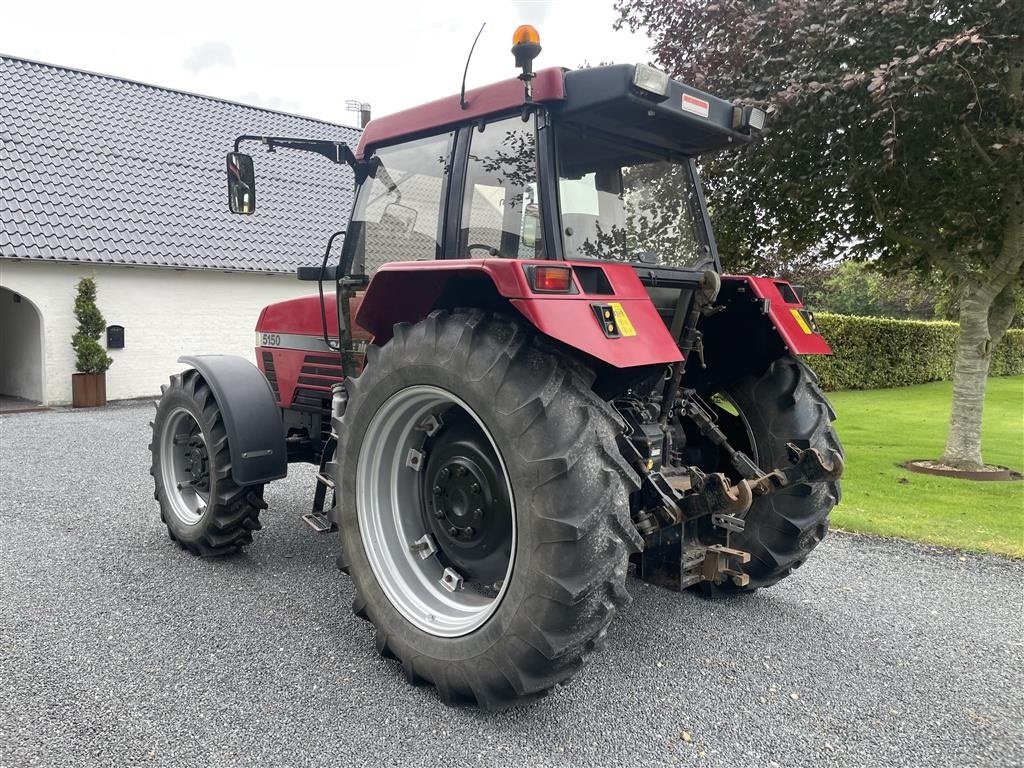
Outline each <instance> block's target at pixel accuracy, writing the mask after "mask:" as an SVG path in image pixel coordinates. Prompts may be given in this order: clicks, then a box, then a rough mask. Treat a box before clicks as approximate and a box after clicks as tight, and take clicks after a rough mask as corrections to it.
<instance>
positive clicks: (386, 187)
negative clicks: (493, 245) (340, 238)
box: [351, 133, 453, 275]
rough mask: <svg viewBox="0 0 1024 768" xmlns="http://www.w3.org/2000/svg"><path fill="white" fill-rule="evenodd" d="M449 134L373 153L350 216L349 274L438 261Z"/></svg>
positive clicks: (449, 146) (450, 142) (449, 141)
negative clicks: (396, 263)
mask: <svg viewBox="0 0 1024 768" xmlns="http://www.w3.org/2000/svg"><path fill="white" fill-rule="evenodd" d="M452 139H453V134H452V133H446V134H443V135H440V136H431V137H429V138H426V139H418V140H416V141H409V142H406V143H404V144H398V145H395V146H393V147H383V148H381V149H378V150H377V151H376V152H375V153H374V155H373V157H372V158H371V159H370V161H369V168H370V176H369V178H367V179H366V181H365V182H363V184H362V186H361V187H360V189H359V193H358V195H357V199H356V203H355V208H354V210H353V213H352V225H351V229H352V231H351V235H352V237H353V238H354V246H353V247H354V251H353V267H352V271H353V272H354V273H359V272H362V273H363V274H368V275H372V274H373V273H374V272H375V271H376V270H377V268H378V267H379V266H380V265H381V264H386V263H388V262H391V261H422V260H425V259H436V258H438V257H439V256H440V248H441V246H440V242H439V239H440V232H441V228H440V223H441V211H442V196H443V194H444V190H445V180H446V177H447V175H448V173H449V156H450V153H451V148H452Z"/></svg>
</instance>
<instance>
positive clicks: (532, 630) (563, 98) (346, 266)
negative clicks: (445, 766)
mask: <svg viewBox="0 0 1024 768" xmlns="http://www.w3.org/2000/svg"><path fill="white" fill-rule="evenodd" d="M539 51H540V45H539V40H538V39H537V37H536V31H535V30H533V29H532V28H531V27H523V28H520V29H519V30H517V31H516V36H515V45H514V48H513V53H514V54H515V55H516V61H517V65H518V66H519V67H521V69H522V74H521V75H520V76H519V77H517V78H514V79H510V80H508V81H504V82H500V83H496V84H494V85H489V86H487V87H484V88H480V89H477V90H473V91H470V92H464V93H463V94H461V95H460V96H453V97H451V98H447V99H441V100H439V101H436V102H432V103H429V104H425V105H423V106H420V107H416V108H414V109H410V110H407V111H404V112H400V113H398V114H394V115H391V116H388V117H385V118H382V119H377V120H373V121H371V122H370V123H369V124H368V125H367V126H366V129H365V131H364V132H363V134H362V138H361V139H360V142H359V145H358V147H356V148H355V149H354V150H351V149H350V148H348V147H346V146H345V145H344V144H340V143H335V142H325V141H315V140H303V139H294V138H283V137H253V136H243V137H240V138H239V139H238V140H237V141H236V144H235V151H234V152H232V153H230V154H229V155H228V192H229V204H230V207H231V209H232V210H233V211H234V212H236V213H252V211H253V210H254V209H255V204H256V196H255V193H256V187H255V179H254V173H253V162H252V158H251V157H249V156H247V155H243V154H241V153H240V152H239V151H238V150H239V147H240V144H241V143H242V142H245V141H248V140H259V141H261V142H262V143H263V144H264V145H266V146H267V147H268V148H270V149H276V148H286V149H296V150H305V151H312V152H317V153H320V154H322V155H324V156H326V157H327V158H328V159H330V160H331V161H333V162H335V163H339V164H341V163H344V164H347V165H349V166H350V167H351V168H352V171H353V173H354V176H355V181H356V185H357V192H356V197H355V204H354V208H353V210H352V214H351V220H350V222H349V225H348V230H347V233H345V234H344V237H343V238H342V233H338V234H337V235H335V236H334V237H332V238H331V242H330V243H329V244H328V247H327V250H326V252H325V255H324V258H323V262H322V264H321V266H319V267H303V268H300V269H299V270H298V272H299V274H298V277H299V279H307V280H315V281H319V283H320V294H319V296H315V295H314V296H310V297H307V298H300V299H293V300H290V301H283V302H280V303H277V304H272V305H270V306H268V307H266V308H264V310H263V311H262V313H261V314H260V317H259V320H258V322H257V325H256V360H257V363H258V366H259V367H258V368H257V367H254V366H253V365H252V364H250V363H249V362H247V361H245V360H243V359H241V358H235V357H227V356H196V357H184V358H181V362H182V363H185V364H186V365H188V368H187V370H185V371H184V372H183V373H181V374H179V375H176V376H173V377H171V382H170V385H169V386H167V387H164V388H163V395H162V397H161V399H160V400H159V402H158V406H157V415H156V419H155V421H154V424H153V443H152V446H151V448H152V457H153V463H152V473H153V475H154V478H155V482H156V498H157V500H158V501H159V502H160V509H161V515H162V518H163V520H164V522H165V523H166V524H167V528H168V531H169V533H170V536H171V538H172V539H174V540H175V541H177V542H178V543H179V544H180V545H181V546H182V547H183V548H184V549H186V550H188V551H190V552H193V553H195V554H197V555H202V556H214V555H224V554H229V553H233V552H237V551H238V550H239V549H241V548H242V547H244V546H245V545H247V544H249V543H250V542H251V541H252V534H253V532H255V531H257V530H259V528H260V521H259V515H260V512H261V511H262V510H263V509H265V508H266V504H265V503H264V501H263V489H264V486H265V484H266V483H268V482H270V481H272V480H276V479H278V478H282V477H284V476H285V474H286V472H287V469H288V464H289V463H290V462H309V463H312V464H314V465H317V466H318V467H319V472H318V474H317V480H318V483H317V487H316V493H315V495H314V502H313V510H312V511H311V512H310V513H309V514H308V515H306V516H305V517H306V520H307V521H308V522H309V523H310V524H311V525H312V526H313V527H314V528H315V529H316V530H319V531H330V530H338V532H339V539H340V542H339V544H340V554H339V556H338V563H339V566H340V567H341V569H342V570H343V571H344V572H345V573H347V574H349V575H350V576H351V578H352V580H353V582H354V586H355V604H354V610H355V612H356V614H357V615H359V616H361V617H363V618H365V619H367V620H368V621H370V622H372V623H373V625H374V627H375V628H376V637H377V648H378V650H379V651H380V653H381V654H383V655H384V656H386V657H388V658H391V659H395V660H397V661H398V662H399V663H400V664H401V666H402V669H403V670H404V672H405V675H406V676H407V678H408V680H409V681H410V682H412V683H417V684H419V683H429V684H433V685H435V686H436V687H437V690H438V692H439V694H440V696H441V697H442V698H443V700H444V701H446V702H449V703H454V704H475V705H479V706H482V707H488V708H494V707H502V706H507V705H509V704H514V703H518V702H521V701H524V700H529V699H532V698H535V697H537V696H539V695H542V694H544V693H545V692H546V691H548V690H549V689H550V688H551V687H552V686H554V685H555V684H557V683H559V682H562V681H564V680H566V679H567V678H568V677H569V676H570V675H572V674H573V673H574V672H575V671H576V670H577V669H579V667H580V665H581V664H582V662H583V660H584V659H585V658H586V657H587V656H588V655H589V654H590V653H591V652H592V651H593V650H595V649H596V648H597V647H598V646H599V645H600V644H601V641H602V637H603V636H604V634H605V631H606V629H607V627H608V624H609V622H610V621H611V620H612V618H613V616H614V615H615V612H616V610H617V609H618V608H620V607H621V606H622V605H623V604H625V603H626V601H627V600H628V599H629V598H628V594H627V592H626V576H627V571H628V569H629V566H630V564H631V563H632V564H634V566H635V572H636V575H637V576H638V577H639V578H641V579H643V580H646V581H650V582H653V583H656V584H660V585H663V586H666V587H669V588H671V589H676V590H682V589H687V588H694V589H697V590H699V591H700V592H702V593H703V594H704V595H706V596H709V597H713V596H722V595H736V594H744V593H751V592H753V591H754V590H756V589H758V588H760V587H767V586H771V585H772V584H775V583H776V582H778V581H779V580H781V579H783V578H785V577H786V576H788V575H789V574H790V573H792V572H793V570H794V569H796V568H797V567H799V566H800V565H801V564H802V563H803V562H804V561H805V560H806V559H807V557H808V555H809V554H810V553H811V550H813V549H814V547H815V546H816V545H817V544H818V542H820V541H821V540H822V537H824V535H825V532H826V531H827V529H828V517H829V512H830V511H831V509H832V508H833V506H835V504H836V503H837V501H838V500H839V485H838V482H837V481H838V478H839V476H840V474H841V473H842V469H843V459H842V449H841V447H840V444H839V440H838V439H837V437H836V433H835V431H834V430H833V428H832V424H831V422H832V420H833V418H834V413H833V411H832V409H831V407H830V406H829V403H828V401H827V400H826V399H825V396H824V395H823V394H822V392H821V390H820V389H819V388H818V385H817V382H816V380H815V377H814V375H813V374H812V373H811V372H810V370H809V369H808V368H807V367H806V366H805V365H804V364H803V363H802V362H801V361H800V360H799V358H798V357H797V356H798V355H803V354H828V353H829V352H830V350H829V347H828V345H827V344H826V343H825V340H824V339H822V337H821V336H819V335H818V333H817V332H816V330H815V326H814V319H813V317H812V316H811V314H810V313H809V312H808V311H807V310H806V309H805V308H804V307H803V305H802V303H801V300H800V298H799V296H798V295H797V293H796V292H795V291H794V290H793V288H792V287H791V286H790V285H789V284H788V283H786V282H785V281H782V280H776V279H770V278H759V277H749V276H741V275H722V274H721V263H720V261H719V255H718V251H717V249H716V246H715V239H714V235H713V233H712V229H711V223H710V221H709V218H708V211H707V207H706V205H705V201H704V195H703V192H702V189H701V183H700V179H699V178H698V175H697V166H696V162H695V160H696V158H697V157H698V156H700V155H703V154H705V153H709V152H715V151H718V150H721V149H725V148H728V147H730V146H734V145H736V144H739V143H741V142H747V141H749V140H750V139H751V136H753V135H754V134H756V133H757V132H758V131H760V130H761V129H762V128H763V126H764V122H765V114H764V113H763V112H762V111H761V110H759V109H756V108H751V107H749V106H743V105H734V104H731V103H729V102H727V101H723V100H722V99H718V98H716V97H714V96H711V95H709V94H706V93H702V92H700V91H698V90H696V89H694V88H691V87H689V86H687V85H685V84H683V83H680V82H676V81H675V80H672V79H671V78H669V77H668V76H667V75H666V74H665V73H663V72H660V71H658V70H656V69H654V68H652V67H649V66H645V65H636V66H632V65H626V66H601V67H593V68H590V69H582V70H576V71H568V70H564V69H560V68H552V69H542V70H538V71H536V72H534V70H533V68H532V61H533V59H534V58H535V57H536V55H537V53H539ZM341 243H343V245H341V246H340V256H339V257H338V258H337V260H335V259H334V258H333V254H334V252H335V249H333V248H332V245H335V244H341ZM324 283H327V284H329V285H333V287H334V294H335V298H334V299H331V300H325V298H324V291H323V286H324ZM328 496H330V497H331V499H332V502H333V503H330V504H328V503H327V498H328Z"/></svg>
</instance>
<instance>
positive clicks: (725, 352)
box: [686, 275, 832, 389]
mask: <svg viewBox="0 0 1024 768" xmlns="http://www.w3.org/2000/svg"><path fill="white" fill-rule="evenodd" d="M715 304H716V306H717V307H721V309H720V310H719V311H717V312H715V313H713V314H711V315H709V316H707V317H705V318H704V319H703V320H702V321H701V326H700V328H701V331H702V333H703V344H704V358H705V361H706V364H707V367H706V368H701V367H699V366H693V365H691V366H689V367H688V368H687V371H686V384H687V386H692V387H696V388H698V389H703V388H711V387H712V386H713V385H715V384H722V383H726V382H729V381H733V380H735V379H737V378H739V377H740V376H743V375H745V374H748V373H756V372H759V371H763V370H765V369H766V368H767V367H768V366H769V365H770V364H771V363H772V362H773V361H775V360H778V359H779V358H780V357H783V356H785V355H830V354H832V349H831V347H829V345H828V342H826V341H825V339H824V338H823V337H822V336H821V334H819V333H818V332H817V328H816V326H815V324H814V317H813V315H812V314H811V313H810V312H809V311H808V310H807V308H806V307H804V305H803V302H801V301H800V298H799V297H798V296H797V295H796V292H795V291H793V289H792V286H790V284H789V283H787V282H786V281H784V280H776V279H774V278H767V277H751V276H749V275H723V276H722V289H721V291H720V292H719V294H718V299H717V301H716V302H715Z"/></svg>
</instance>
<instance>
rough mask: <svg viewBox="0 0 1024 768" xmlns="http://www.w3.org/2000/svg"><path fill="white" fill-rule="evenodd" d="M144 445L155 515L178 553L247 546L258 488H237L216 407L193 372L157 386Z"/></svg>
mask: <svg viewBox="0 0 1024 768" xmlns="http://www.w3.org/2000/svg"><path fill="white" fill-rule="evenodd" d="M161 390H162V396H161V398H160V400H159V401H157V404H156V418H155V419H154V420H153V424H152V426H153V442H152V443H150V445H149V450H150V453H151V456H152V464H151V466H150V470H149V473H150V474H151V475H153V480H154V483H155V486H156V488H155V490H154V493H153V497H154V498H155V499H156V500H157V501H158V502H160V518H161V519H162V520H163V521H164V524H166V526H167V533H168V535H169V536H170V537H171V539H173V540H174V541H176V542H178V544H179V545H180V546H181V547H182V548H183V549H185V550H188V551H189V552H191V553H193V554H195V555H200V556H202V557H215V556H218V555H229V554H233V553H235V552H238V551H239V550H240V549H241V548H242V547H244V546H245V545H246V544H251V543H252V532H253V531H258V530H259V529H260V527H261V526H260V520H259V514H260V510H262V509H266V508H267V505H266V502H264V501H263V485H250V486H238V485H235V483H234V482H233V481H232V479H231V454H230V451H229V448H228V436H227V431H226V430H225V428H224V419H223V417H222V416H221V412H220V408H219V407H218V406H217V402H216V400H215V399H214V397H213V393H212V392H211V391H210V387H209V385H208V384H207V383H206V382H205V381H204V380H203V378H202V376H200V375H199V373H198V372H197V371H195V370H192V369H190V370H187V371H185V372H184V373H182V374H179V375H175V376H171V380H170V385H169V386H165V387H161Z"/></svg>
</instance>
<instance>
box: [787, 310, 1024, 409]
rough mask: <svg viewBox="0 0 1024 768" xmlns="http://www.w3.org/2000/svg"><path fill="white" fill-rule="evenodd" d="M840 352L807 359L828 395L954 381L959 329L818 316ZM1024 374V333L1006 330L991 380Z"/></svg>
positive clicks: (916, 322)
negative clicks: (829, 391)
mask: <svg viewBox="0 0 1024 768" xmlns="http://www.w3.org/2000/svg"><path fill="white" fill-rule="evenodd" d="M814 319H815V320H816V321H817V323H818V330H819V331H821V333H822V335H823V336H824V337H825V338H826V339H827V340H828V343H829V344H830V345H831V346H832V350H833V352H834V353H835V354H834V355H832V356H831V357H824V356H820V357H819V356H808V357H806V358H804V359H805V360H806V361H807V362H808V363H809V364H810V366H811V368H813V369H814V371H815V373H817V374H818V378H819V379H820V380H821V385H822V387H824V388H825V389H827V390H836V389H884V388H887V387H905V386H908V385H910V384H923V383H925V382H928V381H941V380H945V379H951V378H952V377H953V352H954V348H955V346H956V337H957V333H958V331H959V326H958V325H957V324H956V323H950V322H945V321H928V322H925V321H922V320H894V319H891V318H886V317H854V316H850V315H834V314H830V313H826V312H822V313H820V314H815V316H814ZM1020 374H1024V329H1020V328H1017V329H1012V330H1010V331H1007V333H1006V334H1005V335H1004V336H1003V339H1002V340H1001V341H1000V342H999V345H998V346H997V347H996V349H995V351H994V352H993V355H992V367H991V371H990V375H992V376H1016V375H1020Z"/></svg>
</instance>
